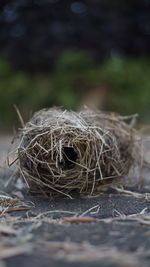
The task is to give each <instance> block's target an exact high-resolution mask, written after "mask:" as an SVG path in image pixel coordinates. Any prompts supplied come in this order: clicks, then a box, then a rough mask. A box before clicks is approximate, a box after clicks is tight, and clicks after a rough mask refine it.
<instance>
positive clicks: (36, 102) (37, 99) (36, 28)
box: [0, 0, 150, 131]
mask: <svg viewBox="0 0 150 267" xmlns="http://www.w3.org/2000/svg"><path fill="white" fill-rule="evenodd" d="M13 104H16V105H17V106H18V108H19V110H20V112H21V114H22V117H23V118H24V120H25V121H26V120H28V119H29V118H30V116H31V115H32V114H33V112H34V111H36V110H38V109H41V108H43V107H51V106H63V107H65V108H67V109H74V110H79V109H81V108H82V107H83V106H84V105H87V106H88V107H90V108H93V109H103V110H112V111H116V112H119V113H121V114H122V115H128V114H132V113H139V115H140V122H141V123H144V124H147V123H149V122H150V118H149V115H150V0H141V1H138V0H135V1H134V0H118V1H117V0H114V1H111V0H81V1H74V0H71V1H68V0H64V1H63V0H1V1H0V128H1V130H2V131H3V130H12V129H13V127H17V126H18V125H19V124H17V121H18V119H17V115H16V112H15V109H14V107H13Z"/></svg>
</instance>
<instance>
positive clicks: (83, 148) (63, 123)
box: [18, 108, 135, 195]
mask: <svg viewBox="0 0 150 267" xmlns="http://www.w3.org/2000/svg"><path fill="white" fill-rule="evenodd" d="M134 141H135V140H134V129H133V128H132V127H131V125H129V124H127V123H126V122H125V118H123V117H121V116H119V115H117V114H114V113H102V112H96V113H95V112H92V111H83V112H73V111H62V110H60V109H54V108H52V109H44V110H41V111H39V112H36V113H35V114H34V116H33V117H32V119H31V120H30V121H29V122H28V123H27V124H26V125H25V127H24V128H23V129H22V130H21V142H20V146H19V148H18V158H19V168H20V171H21V174H22V175H23V177H24V179H25V181H26V183H27V184H28V186H29V187H30V188H31V189H36V188H39V189H40V190H43V191H45V192H46V191H48V192H50V193H53V192H55V193H60V194H65V195H68V193H69V192H71V191H74V190H77V191H78V192H80V193H88V194H93V192H95V191H97V190H98V188H101V187H102V186H103V185H104V184H106V183H107V182H110V181H112V180H114V179H118V178H121V177H123V176H125V175H127V174H128V172H129V169H130V167H131V164H132V163H133V147H134Z"/></svg>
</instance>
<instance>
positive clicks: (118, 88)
mask: <svg viewBox="0 0 150 267" xmlns="http://www.w3.org/2000/svg"><path fill="white" fill-rule="evenodd" d="M149 77H150V60H147V59H144V58H141V59H126V58H119V57H113V58H111V59H108V60H106V61H105V62H103V63H102V64H96V63H95V62H94V61H93V60H92V59H91V58H90V56H89V55H88V54H87V53H86V52H80V51H66V52H63V53H62V55H60V57H58V59H57V61H56V64H55V68H54V71H53V73H51V74H50V75H45V76H43V75H42V74H41V75H37V76H31V75H29V74H27V73H25V72H23V71H16V70H14V68H13V67H12V66H11V64H9V63H8V62H7V61H6V60H4V59H2V58H1V59H0V125H1V126H6V127H7V126H9V125H10V124H12V122H13V121H14V120H16V118H17V116H16V114H15V111H14V109H13V104H16V105H17V106H18V107H19V109H20V111H21V113H22V114H23V117H24V118H25V119H28V118H29V117H30V114H31V112H32V111H35V110H37V109H39V108H42V107H47V106H51V105H62V106H64V107H65V108H69V109H70V108H72V109H76V108H77V107H78V105H79V103H80V100H81V98H82V96H83V97H84V94H86V89H87V88H88V89H89V88H91V90H92V88H95V87H99V88H100V86H101V85H103V86H106V88H108V91H109V93H108V100H107V103H106V108H107V109H111V110H115V111H117V112H120V113H122V114H130V113H137V112H138V113H140V115H141V117H142V116H143V117H144V118H145V117H146V116H147V117H148V115H149V112H150V78H149Z"/></svg>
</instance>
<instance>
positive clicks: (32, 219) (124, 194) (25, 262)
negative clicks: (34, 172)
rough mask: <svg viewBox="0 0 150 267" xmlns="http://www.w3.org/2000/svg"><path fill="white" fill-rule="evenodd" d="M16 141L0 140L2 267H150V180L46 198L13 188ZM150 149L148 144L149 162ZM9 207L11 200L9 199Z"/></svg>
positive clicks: (144, 171)
mask: <svg viewBox="0 0 150 267" xmlns="http://www.w3.org/2000/svg"><path fill="white" fill-rule="evenodd" d="M10 139H11V138H10V137H3V139H2V138H1V139H0V140H1V141H0V151H1V152H0V165H1V168H0V194H2V195H4V194H6V192H7V196H8V195H9V196H12V197H13V199H14V197H15V198H16V197H17V198H18V199H19V200H18V201H20V202H18V203H16V204H15V205H14V204H13V203H12V202H11V201H12V200H11V201H10V202H9V208H8V206H7V208H5V207H3V206H6V205H5V204H6V203H3V206H2V200H1V198H0V201H1V205H0V207H1V210H0V267H16V266H19V265H21V266H22V267H26V266H28V267H29V266H32V267H41V266H42V267H49V266H54V267H55V266H56V267H57V266H60V265H61V266H71V267H76V266H147V267H148V266H150V265H149V262H150V249H149V248H150V181H149V174H150V170H149V168H148V167H147V168H145V169H143V187H142V188H140V187H139V186H135V185H134V187H130V188H125V189H126V190H123V191H121V189H120V188H119V189H114V188H110V189H109V190H108V191H107V192H104V193H101V194H99V195H97V196H95V197H79V196H78V195H74V196H73V199H67V198H66V199H65V198H59V199H58V198H57V199H56V198H50V199H49V198H44V199H43V198H40V197H35V196H33V195H31V194H30V193H29V192H27V191H26V190H22V191H20V190H19V186H20V184H19V183H18V184H17V187H16V186H14V184H13V183H10V184H9V186H6V185H7V181H8V179H9V178H10V175H11V171H8V170H7V169H6V168H4V159H5V158H6V151H7V150H8V147H9V144H10ZM149 151H150V147H149V144H148V143H147V144H146V152H145V153H146V157H147V158H149ZM7 202H8V200H7Z"/></svg>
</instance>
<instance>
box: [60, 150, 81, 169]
mask: <svg viewBox="0 0 150 267" xmlns="http://www.w3.org/2000/svg"><path fill="white" fill-rule="evenodd" d="M62 150H63V151H62V154H63V159H62V160H61V162H60V164H59V165H60V167H61V168H62V169H64V170H70V169H73V168H74V167H75V165H76V161H77V157H78V156H77V152H76V151H75V149H74V148H73V147H71V146H70V147H66V146H64V147H63V149H62Z"/></svg>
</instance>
